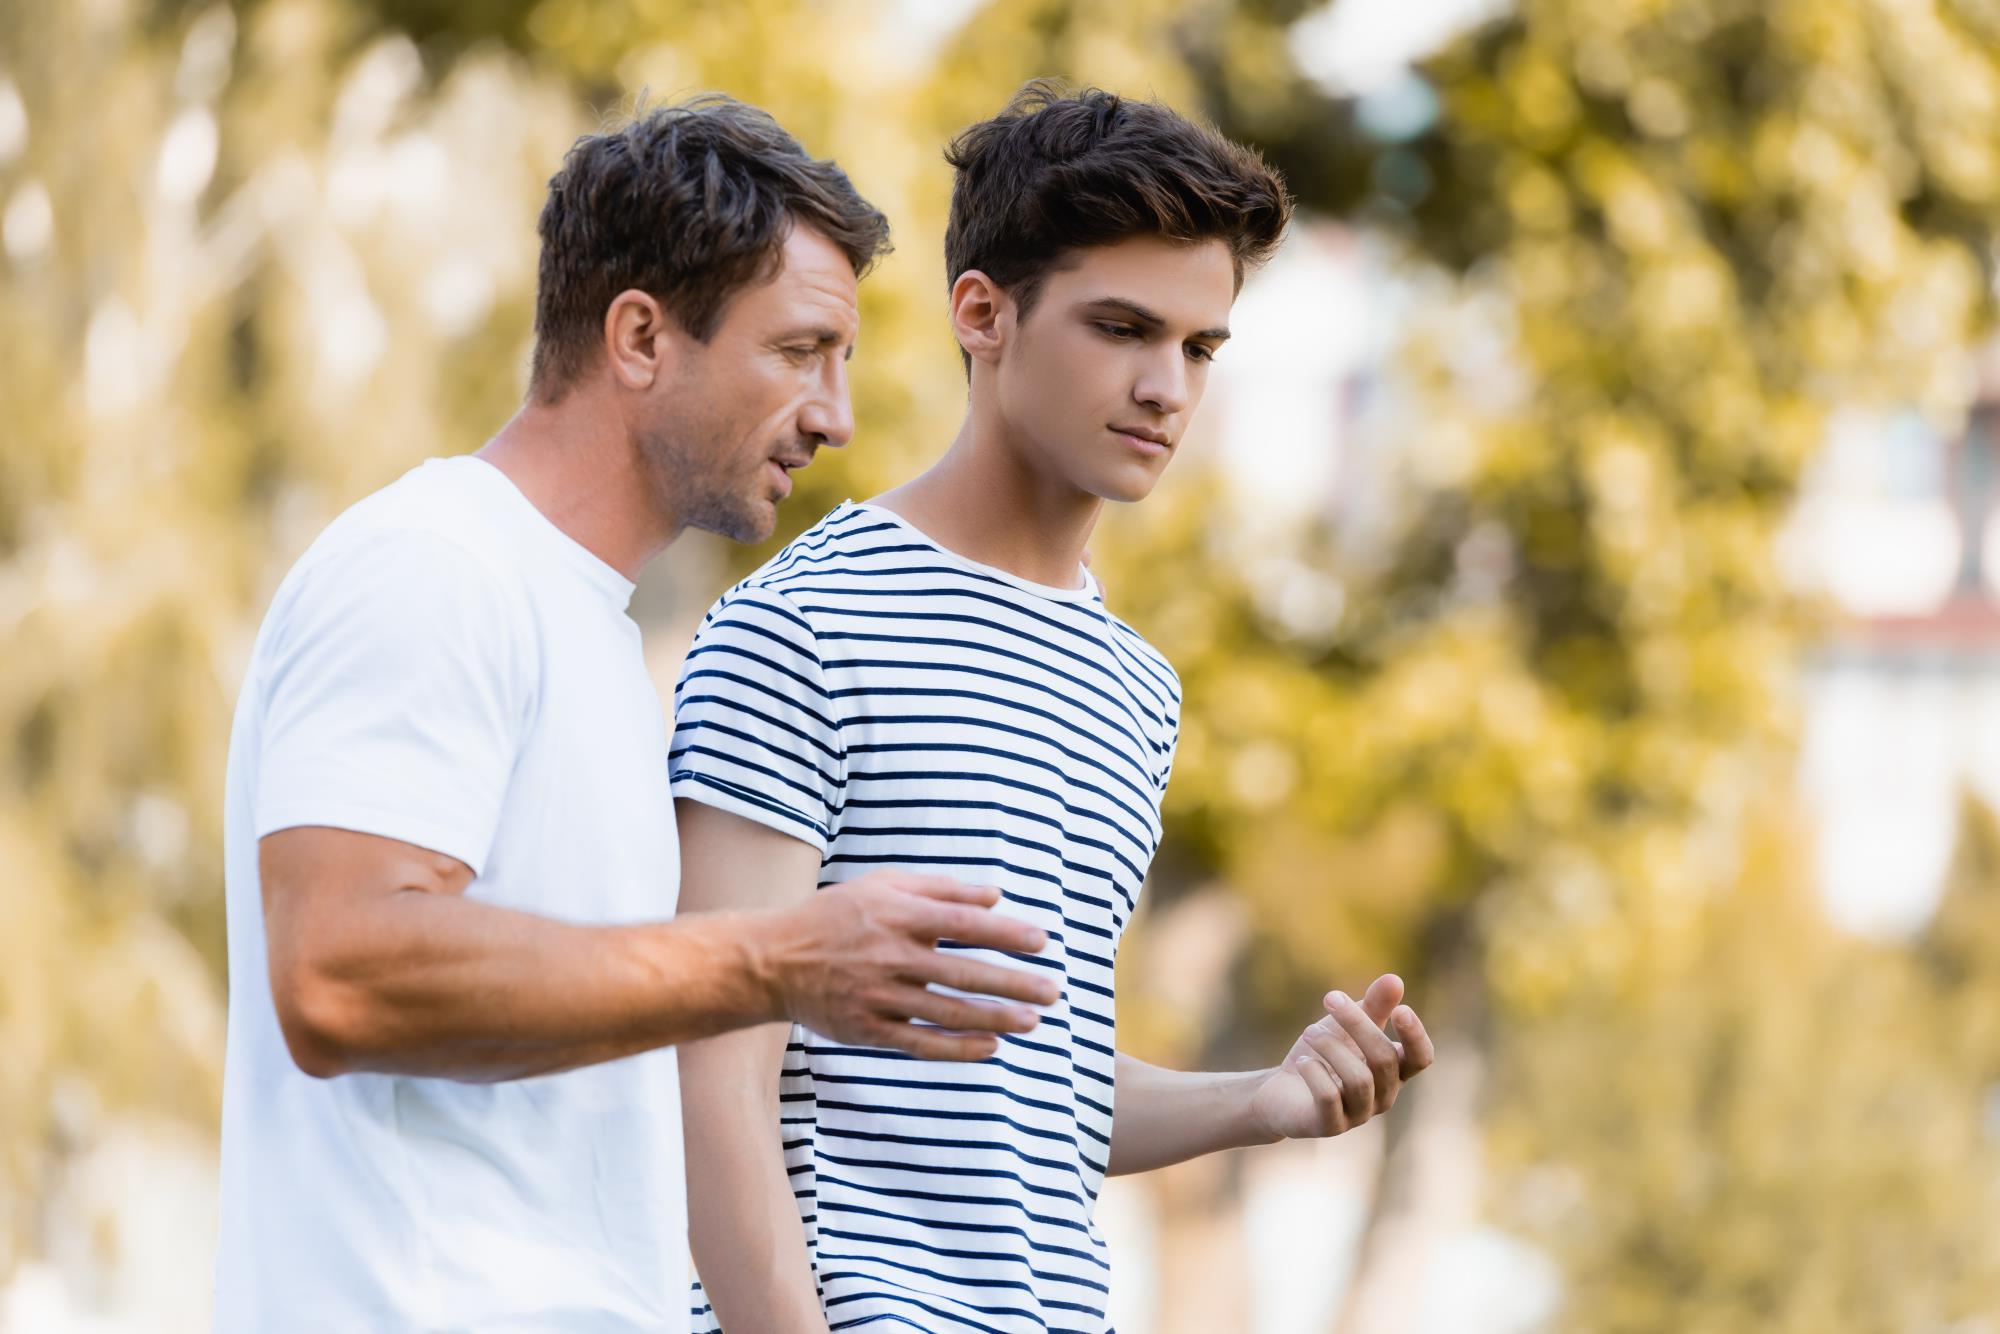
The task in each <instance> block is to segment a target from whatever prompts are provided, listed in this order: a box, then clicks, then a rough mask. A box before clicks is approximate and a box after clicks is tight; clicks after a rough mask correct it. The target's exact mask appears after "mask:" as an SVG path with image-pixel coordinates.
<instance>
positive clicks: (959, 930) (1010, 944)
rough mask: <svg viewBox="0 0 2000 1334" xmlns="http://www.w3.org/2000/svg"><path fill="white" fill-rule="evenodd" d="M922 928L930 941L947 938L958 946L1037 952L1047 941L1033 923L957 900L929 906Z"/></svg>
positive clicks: (1019, 952) (1046, 933)
mask: <svg viewBox="0 0 2000 1334" xmlns="http://www.w3.org/2000/svg"><path fill="white" fill-rule="evenodd" d="M921 929H922V933H923V935H924V937H925V938H926V939H929V940H945V939H950V940H955V941H957V942H958V943H959V944H961V945H977V946H979V947H980V948H982V949H989V950H1011V951H1012V952H1014V953H1016V954H1040V953H1041V952H1042V947H1043V946H1044V945H1046V944H1048V943H1049V933H1048V932H1046V931H1044V930H1042V928H1040V927H1039V926H1036V925H1035V924H1034V923H1033V922H1023V921H1021V920H1020V919H1019V918H1014V917H1002V916H1001V915H1000V914H999V913H997V912H988V911H986V910H985V909H983V908H973V907H967V906H965V905H962V904H956V903H950V904H939V905H938V906H937V907H935V908H932V909H931V910H930V912H929V915H928V916H927V917H926V919H925V920H924V922H923V923H922V927H921Z"/></svg>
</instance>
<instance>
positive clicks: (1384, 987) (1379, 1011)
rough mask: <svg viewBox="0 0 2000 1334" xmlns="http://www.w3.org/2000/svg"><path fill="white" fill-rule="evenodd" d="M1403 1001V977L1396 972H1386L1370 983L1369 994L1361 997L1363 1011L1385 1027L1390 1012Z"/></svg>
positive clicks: (1377, 1024) (1378, 1024)
mask: <svg viewBox="0 0 2000 1334" xmlns="http://www.w3.org/2000/svg"><path fill="white" fill-rule="evenodd" d="M1402 1003H1403V979H1402V978H1400V977H1397V976H1396V975H1395V974H1394V973H1384V974H1382V976H1380V977H1378V978H1376V979H1375V980H1374V981H1373V982H1371V983H1369V984H1368V994H1367V995H1365V996H1363V997H1362V998H1361V1012H1362V1013H1363V1014H1365V1015H1367V1016H1368V1017H1369V1018H1370V1019H1372V1020H1374V1021H1375V1025H1376V1026H1377V1027H1378V1028H1379V1027H1384V1026H1386V1025H1387V1024H1388V1022H1389V1015H1390V1013H1391V1012H1392V1011H1393V1010H1395V1008H1396V1007H1397V1006H1398V1005H1401V1004H1402Z"/></svg>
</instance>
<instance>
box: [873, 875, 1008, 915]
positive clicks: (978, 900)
mask: <svg viewBox="0 0 2000 1334" xmlns="http://www.w3.org/2000/svg"><path fill="white" fill-rule="evenodd" d="M896 888H898V889H900V890H903V891H905V892H907V893H910V894H917V895H921V896H922V897H924V898H927V899H937V900H939V901H940V902H943V903H975V904H978V905H979V906H980V907H983V908H990V907H992V906H993V905H994V904H996V903H998V902H999V901H1000V890H999V888H998V887H997V886H994V885H968V884H967V883H965V881H963V880H954V879H952V878H951V877H950V876H948V875H907V874H906V875H900V876H898V877H897V878H896Z"/></svg>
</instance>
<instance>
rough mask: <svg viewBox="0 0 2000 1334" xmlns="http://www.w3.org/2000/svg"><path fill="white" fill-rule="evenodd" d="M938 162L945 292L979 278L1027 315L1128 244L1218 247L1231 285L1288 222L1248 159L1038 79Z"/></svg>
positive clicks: (1110, 96)
mask: <svg viewBox="0 0 2000 1334" xmlns="http://www.w3.org/2000/svg"><path fill="white" fill-rule="evenodd" d="M944 156H945V161H947V162H949V163H951V165H952V166H953V167H955V168H957V170H958V176H957V180H956V181H955V182H954V183H953V185H952V190H951V221H950V223H949V225H948V226H947V227H946V229H945V235H944V258H945V281H946V282H947V283H955V282H957V281H958V277H959V275H960V274H962V273H964V272H965V271H966V270H968V269H978V270H979V271H980V272H982V273H984V274H985V275H986V276H987V277H989V278H991V279H993V281H994V282H996V283H998V284H999V285H1000V286H1001V287H1002V288H1004V289H1006V291H1007V293H1008V295H1010V296H1012V297H1013V298H1014V301H1015V304H1016V305H1017V306H1018V307H1019V308H1020V311H1021V313H1022V315H1024V316H1025V315H1026V314H1027V313H1028V311H1029V310H1030V309H1032V308H1033V306H1034V303H1035V299H1036V297H1037V296H1039V295H1040V291H1041V284H1042V281H1043V279H1044V278H1046V277H1047V275H1048V274H1049V272H1050V271H1051V270H1053V269H1056V268H1059V267H1061V264H1062V261H1063V257H1064V256H1065V255H1066V254H1068V253H1069V252H1071V251H1074V250H1080V249H1083V248H1085V247H1087V246H1099V245H1109V244H1111V243H1112V242H1114V241H1123V240H1126V239H1127V238H1129V237H1134V236H1160V237H1165V238H1167V239H1168V240H1173V241H1188V242H1194V241H1210V240H1215V241H1222V242H1225V243H1227V245H1228V246H1229V253H1230V256H1231V257H1232V258H1233V259H1234V260H1235V263H1236V283H1237V286H1239V287H1241V286H1242V283H1243V277H1244V275H1245V273H1247V272H1248V271H1249V270H1251V269H1254V268H1256V267H1257V266H1258V265H1259V264H1262V263H1263V262H1264V261H1265V260H1266V259H1268V258H1270V255H1271V252H1272V251H1273V250H1275V249H1276V248H1277V245H1278V240H1279V238H1280V237H1281V236H1282V235H1283V233H1284V230H1285V224H1286V222H1287V221H1288V220H1289V219H1290V218H1291V213H1292V201H1291V196H1290V195H1289V194H1288V193H1287V192H1286V190H1285V182H1284V180H1283V178H1282V177H1280V176H1279V175H1278V173H1277V172H1275V171H1273V170H1272V169H1271V168H1270V167H1269V166H1268V165H1266V164H1265V162H1264V159H1263V158H1261V157H1259V156H1258V155H1257V153H1256V152H1255V151H1254V150H1252V149H1249V148H1245V147H1244V146H1243V145H1241V144H1238V143H1234V142H1232V141H1231V140H1229V139H1226V138H1224V137H1223V136H1222V135H1221V134H1219V133H1217V132H1216V131H1215V130H1213V129H1211V128H1209V127H1208V126H1206V125H1200V124H1197V123H1195V122H1194V121H1191V120H1189V119H1188V118H1187V117H1185V116H1182V115H1181V114H1180V113H1178V112H1176V111H1173V110H1172V109H1170V108H1168V107H1164V106H1161V105H1160V104H1159V103H1157V102H1132V101H1128V100H1126V99H1124V98H1122V97H1119V96H1117V95H1116V94H1114V93H1107V92H1105V91H1103V90H1102V89H1098V88H1086V89H1084V90H1083V91H1081V92H1074V93H1073V92H1070V91H1068V90H1066V89H1065V88H1064V87H1063V86H1062V85H1061V84H1059V83H1056V82H1054V81H1052V80H1047V79H1036V80H1034V81H1033V82H1031V83H1029V84H1027V85H1026V86H1024V87H1023V88H1022V89H1021V91H1019V92H1018V93H1015V94H1014V97H1013V100H1012V101H1010V102H1009V103H1008V104H1007V109H1006V110H1005V111H1002V112H1001V113H1000V114H999V115H997V116H995V117H994V118H993V119H991V120H986V121H981V122H980V123H979V124H977V125H974V126H972V127H971V128H970V129H967V130H966V131H964V132H963V133H962V134H960V135H959V136H958V137H957V138H956V139H954V140H952V142H951V146H950V147H948V148H946V149H945V154H944Z"/></svg>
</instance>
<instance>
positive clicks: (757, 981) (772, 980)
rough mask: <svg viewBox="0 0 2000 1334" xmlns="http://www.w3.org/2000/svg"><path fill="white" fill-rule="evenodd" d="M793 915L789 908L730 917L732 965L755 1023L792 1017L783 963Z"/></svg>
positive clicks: (774, 1021)
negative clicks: (743, 986) (732, 951)
mask: <svg viewBox="0 0 2000 1334" xmlns="http://www.w3.org/2000/svg"><path fill="white" fill-rule="evenodd" d="M793 914H794V910H792V909H771V910H767V911H763V912H746V913H732V914H730V916H731V917H732V918H733V919H734V920H733V921H732V922H731V926H732V927H733V928H734V929H733V930H732V932H731V938H732V940H733V942H734V944H735V948H736V956H735V959H736V964H737V967H738V969H739V971H740V973H741V975H742V977H743V981H744V985H745V987H746V988H747V990H748V992H749V995H750V998H751V999H750V1004H751V1006H752V1008H753V1010H754V1012H755V1013H756V1015H757V1018H758V1021H759V1022H768V1023H777V1022H780V1021H783V1020H789V1019H792V1018H793V1017H794V1016H793V1014H792V1008H793V1006H792V997H791V993H790V990H789V989H788V988H787V987H786V985H785V982H786V977H787V970H786V968H785V964H784V959H785V957H786V954H787V952H788V950H787V947H788V945H789V943H790V939H791V936H792V935H793V929H792V928H793V921H792V918H793Z"/></svg>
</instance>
